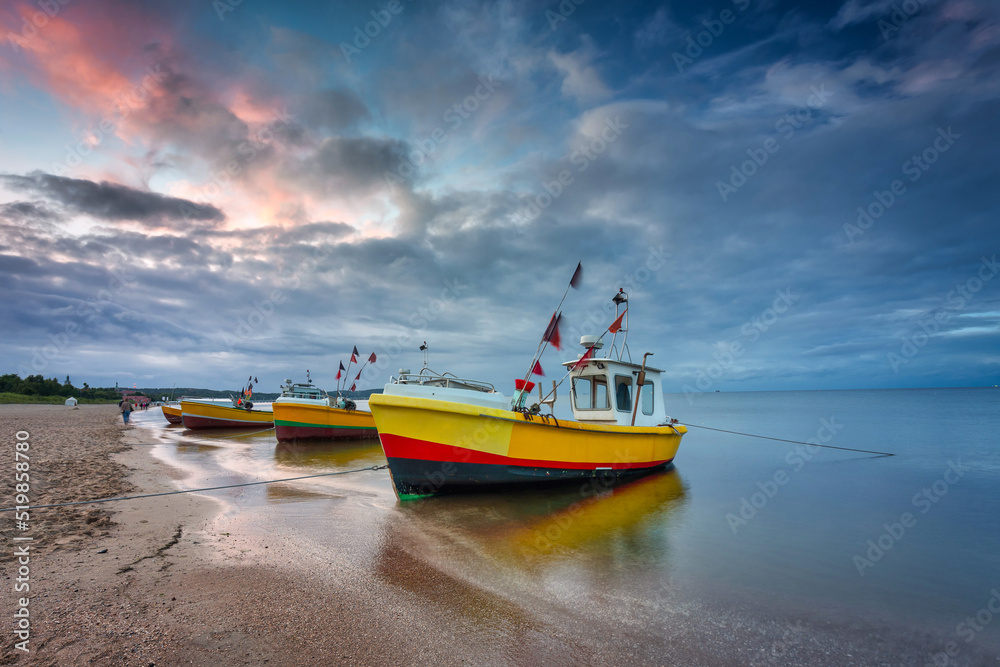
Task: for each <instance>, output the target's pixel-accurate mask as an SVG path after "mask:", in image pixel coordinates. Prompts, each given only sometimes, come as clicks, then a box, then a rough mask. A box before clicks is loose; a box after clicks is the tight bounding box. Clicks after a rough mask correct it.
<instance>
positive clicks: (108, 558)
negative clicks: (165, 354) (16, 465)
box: [0, 405, 993, 666]
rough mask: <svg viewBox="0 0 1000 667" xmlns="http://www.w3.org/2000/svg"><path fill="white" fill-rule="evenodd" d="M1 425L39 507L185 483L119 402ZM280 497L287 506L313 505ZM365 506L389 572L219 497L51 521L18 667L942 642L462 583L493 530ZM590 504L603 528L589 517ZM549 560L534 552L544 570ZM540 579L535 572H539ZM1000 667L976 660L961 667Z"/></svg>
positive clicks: (8, 651) (857, 653) (879, 649)
mask: <svg viewBox="0 0 1000 667" xmlns="http://www.w3.org/2000/svg"><path fill="white" fill-rule="evenodd" d="M0 425H2V427H3V433H4V441H5V445H4V447H3V448H0V461H3V467H2V469H4V470H11V469H12V468H13V446H12V444H11V443H12V442H13V437H14V433H16V432H17V431H21V430H23V431H28V432H29V433H30V440H29V442H30V443H31V449H30V452H31V456H32V458H31V462H32V468H31V470H32V494H33V495H32V503H33V504H47V503H58V502H68V501H73V500H83V499H92V498H100V497H111V496H117V495H121V494H140V493H155V492H160V491H171V490H176V488H177V483H178V481H180V480H182V478H183V477H184V473H182V471H181V470H180V469H178V468H175V467H172V466H168V465H165V464H164V463H163V462H162V461H160V460H159V459H157V458H155V457H153V456H151V455H150V450H151V447H150V446H149V445H150V444H152V443H153V442H154V440H153V439H152V438H151V437H150V436H152V435H155V433H154V432H153V431H152V429H149V428H139V427H135V426H129V427H126V426H124V425H123V424H121V419H120V417H119V416H118V414H117V410H116V408H115V406H82V407H81V408H80V409H79V410H70V409H69V408H65V407H63V406H16V405H15V406H0ZM300 453H301V452H299V454H300ZM293 455H298V454H296V453H294V452H293V453H291V454H289V453H287V452H286V453H283V454H282V456H293ZM365 474H370V475H376V474H384V473H365ZM374 481H376V482H382V480H381V478H377V479H375V480H374ZM378 487H379V488H380V487H381V484H379V485H378ZM8 488H9V487H8ZM256 488H261V487H256ZM266 488H267V489H268V491H267V492H268V493H270V494H272V495H271V496H268V497H271V498H277V499H278V500H279V501H287V499H288V498H292V499H293V500H298V499H300V497H305V496H303V495H302V494H306V493H313V492H311V491H308V490H301V489H300V490H298V491H295V490H294V489H286V490H285V491H283V492H278V491H276V490H275V487H272V486H269V487H266ZM296 493H298V494H300V495H299V496H296V495H295V494H296ZM274 494H277V495H274ZM313 495H320V494H315V493H313ZM350 495H354V496H365V493H364V492H363V491H358V492H357V493H353V494H350ZM11 496H12V494H10V493H8V494H6V497H8V498H10V497H11ZM347 496H348V494H344V495H340V496H338V495H336V494H332V495H331V496H330V497H329V498H327V499H325V500H323V501H322V502H328V503H329V505H328V506H329V508H330V511H329V512H328V513H325V514H324V515H322V516H320V517H319V519H318V520H320V521H324V522H325V521H328V522H330V523H333V524H338V522H342V521H343V519H342V517H343V516H344V515H343V514H342V513H343V512H346V511H350V512H352V514H351V516H357V515H358V513H357V512H356V511H354V509H352V508H351V507H350V506H349V505H347V504H345V503H347V501H348V500H351V498H348V497H347ZM361 502H362V503H363V504H365V505H366V506H370V507H371V508H372V509H371V513H370V514H369V515H362V516H363V517H371V516H376V515H379V516H381V519H380V521H381V523H380V524H379V527H378V529H377V530H374V532H375V533H377V535H375V536H374V537H372V539H374V540H375V541H376V542H377V543H378V549H377V551H375V552H372V553H374V554H375V555H374V557H373V560H371V561H366V560H363V559H360V558H359V557H358V556H357V554H358V553H361V552H359V551H358V550H357V549H358V548H359V547H357V546H356V545H357V544H360V543H362V542H364V541H365V539H366V537H365V534H366V533H372V532H373V530H372V529H371V528H369V527H368V518H364V520H359V521H357V522H356V523H355V525H354V526H353V527H352V526H351V525H349V524H347V523H342V526H343V528H342V530H343V533H342V537H341V538H337V539H335V540H333V541H331V542H329V543H326V545H325V546H322V548H316V546H315V544H313V543H311V542H309V540H308V539H305V538H303V537H302V533H303V532H308V530H309V529H308V526H309V525H310V524H308V522H307V521H305V520H304V519H303V523H302V524H300V525H291V526H289V527H288V532H282V531H277V530H276V531H274V532H272V533H270V534H263V533H262V532H261V531H260V530H255V529H254V523H253V522H254V517H253V515H254V514H256V513H255V512H253V511H251V510H246V509H245V508H244V509H239V508H237V509H236V510H235V511H233V510H232V506H229V510H228V511H225V512H223V511H222V510H224V509H225V508H226V505H224V504H223V503H220V502H218V501H217V500H216V499H213V498H209V497H206V496H203V495H195V494H181V495H171V496H166V497H158V498H148V499H141V500H132V501H127V502H115V503H109V504H106V505H97V506H85V507H82V508H67V509H47V510H36V511H34V512H33V514H32V518H31V526H30V530H29V531H28V533H27V534H30V535H31V536H32V537H33V538H34V542H33V543H32V550H31V591H30V596H31V597H30V599H31V602H30V611H31V617H30V618H31V639H30V649H31V652H30V653H27V654H25V653H24V652H22V651H18V650H16V649H15V647H14V640H12V639H11V636H10V635H7V636H5V639H4V645H3V653H2V657H0V664H25V665H29V664H31V665H34V664H38V665H95V664H100V665H143V666H149V665H181V664H192V665H244V664H249V665H264V664H267V665H319V664H345V665H368V664H387V663H398V664H415V665H423V664H427V665H430V664H455V665H459V664H476V665H495V664H522V665H530V664H542V663H544V664H556V665H562V664H564V665H576V664H645V665H671V664H698V665H730V664H739V665H743V664H746V665H812V664H824V665H903V664H924V663H925V662H926V661H927V657H928V656H929V655H931V653H932V652H934V651H935V650H940V649H939V647H940V646H941V645H942V644H941V640H940V638H938V637H934V636H932V635H930V634H928V633H927V632H925V631H924V630H922V629H918V628H905V627H903V626H902V625H898V624H896V625H894V624H885V622H884V621H882V620H880V619H877V618H873V617H869V616H868V615H866V614H864V613H862V612H859V613H858V614H856V615H854V616H852V617H850V618H842V617H841V618H837V614H836V613H834V614H831V615H826V616H824V615H823V613H822V612H821V611H820V612H817V610H816V609H811V610H807V609H805V608H803V609H801V610H799V609H797V608H796V605H795V603H794V602H791V601H788V600H780V601H777V602H775V601H773V600H763V599H761V600H759V602H760V605H759V606H758V605H757V604H755V603H748V602H747V600H746V599H742V598H740V597H738V596H733V597H732V598H730V599H728V600H727V599H718V598H716V599H713V598H711V596H708V595H705V596H702V595H701V594H700V592H698V593H697V594H692V592H691V591H686V590H684V589H683V588H682V587H678V588H676V589H661V590H659V591H656V592H655V594H652V593H651V594H650V595H646V596H643V595H641V594H640V595H636V594H635V593H634V592H630V591H626V590H622V591H620V592H617V593H616V592H614V591H612V592H610V593H609V592H608V591H606V590H603V589H601V588H599V587H594V588H592V589H583V590H576V589H575V588H570V589H567V590H569V593H568V594H567V597H566V598H565V599H549V598H547V597H545V596H544V595H542V596H536V595H532V594H530V592H528V591H530V589H531V584H530V582H527V583H526V582H524V581H514V580H510V581H506V582H505V581H504V580H503V578H502V576H501V575H502V573H504V572H509V570H508V569H505V565H504V563H502V562H500V561H497V560H496V559H495V553H494V554H492V555H491V554H488V553H487V554H485V556H487V558H484V560H483V561H482V562H480V563H479V564H478V565H477V566H476V567H478V569H479V571H478V572H469V571H467V570H465V571H463V567H462V565H461V564H460V562H459V561H460V560H461V558H458V557H455V558H453V556H456V555H461V554H458V552H457V551H456V552H454V553H451V555H449V552H448V550H449V549H451V550H455V549H458V548H462V549H465V550H468V549H472V550H479V549H481V546H482V545H481V544H479V543H477V542H476V541H475V538H476V535H475V534H474V533H469V534H466V535H464V536H463V537H462V541H463V543H462V544H459V545H457V546H456V544H454V543H452V542H450V541H448V540H443V539H439V535H440V534H443V533H446V532H447V531H448V530H449V525H450V524H449V521H450V519H449V518H448V517H445V518H439V517H438V515H437V514H435V513H421V512H420V511H419V508H418V511H409V510H408V509H406V508H404V509H402V510H400V509H399V507H397V506H396V505H395V503H394V502H390V503H388V504H387V505H385V506H380V503H381V502H382V501H381V500H379V498H377V497H374V496H372V497H370V498H367V499H366V498H362V500H361ZM279 506H280V507H284V508H294V507H295V506H296V503H295V502H284V503H282V502H279ZM386 507H387V508H388V509H386ZM441 507H442V509H444V510H445V512H447V506H443V505H442V506H441ZM452 507H454V506H452ZM337 508H341V509H337ZM344 508H346V509H344ZM251 509H252V508H251ZM574 511H575V512H578V513H577V514H576V516H578V517H581V520H587V516H586V512H588V511H590V510H588V509H587V507H586V506H584V507H583V508H582V509H580V510H574ZM338 512H341V514H338ZM223 514H225V517H224V518H222V519H220V516H221V515H223ZM451 518H454V519H455V520H460V517H459V516H458V513H456V515H455V516H454V517H451ZM13 525H14V522H13V518H12V517H10V516H9V515H8V516H6V517H5V518H4V519H3V539H4V543H5V548H4V549H3V552H2V553H3V555H2V564H0V566H2V568H3V576H4V578H5V582H6V586H5V589H6V590H7V591H8V594H7V595H6V596H5V599H4V603H3V606H2V609H3V613H4V614H5V615H6V616H7V617H8V618H11V615H12V614H13V613H14V603H15V601H16V598H15V596H14V594H13V593H12V592H11V591H12V586H13V579H14V577H15V576H16V563H14V562H12V548H11V547H10V545H11V544H13V542H12V539H13V537H15V536H16V535H23V534H25V533H21V532H16V531H15V530H14V528H13ZM338 525H339V524H338ZM303 526H305V527H303ZM352 530H353V531H355V532H354V533H351V532H350V531H352ZM296 531H299V532H296ZM296 536H298V537H296ZM469 539H472V542H469ZM502 539H503V541H504V544H508V543H509V544H517V543H518V542H517V539H520V538H517V536H516V535H515V536H510V535H505V536H502ZM484 543H485V542H484ZM352 554H353V555H352ZM488 558H493V559H494V562H489V560H488ZM511 558H516V559H520V560H518V561H517V562H518V563H519V567H520V566H523V565H524V563H526V562H527V561H525V560H524V558H526V557H523V556H511ZM545 558H546V555H545V554H544V553H543V552H534V553H533V554H532V555H531V559H534V562H535V563H536V564H542V563H543V561H544V559H545ZM476 562H478V561H476ZM524 567H525V569H524V570H523V571H524V572H528V574H529V575H530V570H531V568H532V567H535V566H534V565H531V564H530V563H528V565H526V566H524ZM494 571H495V572H496V573H497V574H495V576H494V574H493V573H494ZM491 578H493V579H492V580H491ZM484 582H487V583H484ZM639 583H640V590H641V582H639ZM779 607H781V611H780V612H778V613H776V612H775V609H776V608H779ZM992 660H993V656H990V655H988V654H987V653H985V652H976V647H972V648H970V649H966V650H964V652H963V653H962V655H961V656H960V657H959V658H958V659H956V660H955V661H953V662H952V663H951V664H957V665H975V664H986V663H987V662H991V661H992Z"/></svg>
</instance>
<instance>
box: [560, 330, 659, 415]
mask: <svg viewBox="0 0 1000 667" xmlns="http://www.w3.org/2000/svg"><path fill="white" fill-rule="evenodd" d="M580 344H581V345H582V346H583V347H584V348H587V349H589V348H590V347H591V345H593V346H594V353H595V356H594V357H593V358H590V359H587V361H585V362H584V363H583V364H582V365H581V366H580V367H579V368H577V369H576V370H574V371H571V373H570V382H571V385H570V406H571V407H572V408H573V418H574V419H575V420H577V421H581V422H590V423H597V424H618V425H619V426H629V425H631V424H632V418H633V415H634V416H635V425H636V426H658V425H660V424H663V423H665V422H666V421H667V415H666V409H665V408H664V406H663V383H662V382H661V380H660V372H661V371H660V369H658V368H651V367H650V366H646V370H645V378H644V381H643V383H642V388H641V389H640V388H639V386H638V381H639V371H640V370H642V365H641V364H635V363H632V362H630V361H624V360H622V359H614V358H611V357H601V356H596V355H598V354H599V353H598V350H600V349H601V347H603V345H602V344H601V343H600V341H595V340H594V337H591V336H584V337H583V338H582V339H581V340H580ZM582 356H583V355H581V357H582ZM576 363H578V362H576V361H567V362H564V363H563V365H564V366H567V367H569V368H572V367H573V366H574V365H575V364H576ZM636 394H638V397H637V396H636ZM637 403H638V405H637Z"/></svg>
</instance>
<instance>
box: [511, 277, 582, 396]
mask: <svg viewBox="0 0 1000 667" xmlns="http://www.w3.org/2000/svg"><path fill="white" fill-rule="evenodd" d="M582 279H583V262H577V263H576V270H575V271H573V277H572V278H570V279H569V284H568V285H566V291H564V292H563V295H562V298H561V299H559V305H558V306H556V309H555V311H553V313H552V318H551V319H550V320H549V326H547V327H545V333H543V334H542V340H540V341H539V342H538V347H537V348H535V354H534V356H532V357H531V363H530V364H528V372H527V373H525V374H524V379H523V382H524V383H525V384H527V382H528V379H529V378H530V377H531V373H532V372H533V371H534V370H535V364H536V363H537V362H538V361H539V360H540V359H541V358H542V355H543V354H544V353H545V348H547V347H548V345H549V342H550V341H552V340H553V339H555V340H556V341H557V342H556V347H557V348H558V345H559V344H558V340H559V320H560V319H562V313H561V312H559V309H560V308H562V305H563V301H565V300H566V295H567V294H569V288H570V287H572V288H573V289H579V287H580V281H581V280H582Z"/></svg>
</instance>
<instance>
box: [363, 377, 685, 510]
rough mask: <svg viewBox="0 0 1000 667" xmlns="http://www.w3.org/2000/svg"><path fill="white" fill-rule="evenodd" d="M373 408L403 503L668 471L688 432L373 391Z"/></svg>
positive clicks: (397, 491)
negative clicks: (454, 494) (462, 493)
mask: <svg viewBox="0 0 1000 667" xmlns="http://www.w3.org/2000/svg"><path fill="white" fill-rule="evenodd" d="M369 406H370V407H371V410H372V414H373V415H374V417H375V425H376V426H377V428H378V433H379V438H380V440H381V442H382V449H383V450H384V451H385V455H386V459H387V460H388V464H389V472H390V474H391V476H392V480H393V484H394V486H395V488H396V494H397V496H399V498H400V499H401V500H405V499H410V498H417V497H422V496H429V495H435V494H438V493H445V492H449V491H469V490H482V489H488V488H491V487H500V486H506V485H532V484H533V485H537V484H545V483H551V482H556V481H574V480H581V479H590V478H595V477H599V478H617V477H623V476H629V475H637V474H642V473H646V472H649V471H652V470H656V469H661V468H664V467H666V466H668V465H669V464H670V463H671V462H672V461H673V459H674V456H675V455H676V454H677V449H678V447H680V442H681V437H682V436H683V435H684V433H686V432H687V429H686V428H685V427H683V426H680V425H678V426H652V427H632V426H618V425H614V424H588V423H583V422H576V421H559V422H556V421H555V420H554V419H551V418H549V419H543V418H542V417H540V416H535V417H525V416H524V415H522V414H520V413H516V412H512V411H510V410H503V409H498V408H490V407H483V406H479V405H470V404H466V403H458V402H452V401H442V400H435V399H427V398H417V397H412V396H399V395H393V394H373V395H372V396H371V398H370V399H369Z"/></svg>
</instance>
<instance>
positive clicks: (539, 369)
mask: <svg viewBox="0 0 1000 667" xmlns="http://www.w3.org/2000/svg"><path fill="white" fill-rule="evenodd" d="M531 372H532V373H533V374H535V375H541V376H542V377H545V373H543V372H542V362H541V361H536V362H535V367H534V368H532V369H531Z"/></svg>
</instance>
